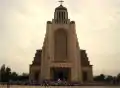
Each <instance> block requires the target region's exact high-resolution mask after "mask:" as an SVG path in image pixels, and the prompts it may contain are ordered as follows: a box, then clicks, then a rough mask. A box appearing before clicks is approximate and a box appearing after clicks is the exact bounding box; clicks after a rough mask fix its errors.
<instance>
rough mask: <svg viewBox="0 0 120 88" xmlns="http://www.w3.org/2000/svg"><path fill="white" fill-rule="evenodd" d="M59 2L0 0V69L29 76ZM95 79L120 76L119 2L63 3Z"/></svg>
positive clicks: (83, 0)
mask: <svg viewBox="0 0 120 88" xmlns="http://www.w3.org/2000/svg"><path fill="white" fill-rule="evenodd" d="M58 5H59V3H58V0H0V65H2V64H6V65H8V66H10V67H11V68H12V70H13V71H17V72H19V73H21V72H29V64H31V63H32V60H33V57H34V54H35V52H36V49H40V48H41V47H42V45H43V40H44V35H45V31H46V21H48V20H52V18H53V13H54V10H55V8H56V7H57V6H58ZM63 5H64V6H65V7H67V9H68V12H69V18H70V19H71V20H74V21H75V22H76V32H77V37H78V39H79V45H80V47H81V48H82V49H86V50H87V53H88V57H89V60H90V61H91V64H93V71H94V75H96V74H100V73H105V74H111V75H116V74H117V73H119V72H120V67H119V64H120V0H65V2H64V4H63Z"/></svg>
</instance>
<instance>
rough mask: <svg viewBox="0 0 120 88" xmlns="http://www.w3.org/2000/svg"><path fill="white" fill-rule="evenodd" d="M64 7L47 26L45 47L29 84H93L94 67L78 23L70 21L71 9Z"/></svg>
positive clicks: (37, 59) (38, 53)
mask: <svg viewBox="0 0 120 88" xmlns="http://www.w3.org/2000/svg"><path fill="white" fill-rule="evenodd" d="M59 2H60V3H61V4H60V5H59V6H58V7H56V8H55V12H54V18H53V19H52V21H47V23H46V34H45V38H44V42H43V47H42V49H40V50H37V51H36V54H35V57H34V60H33V62H32V64H31V65H30V70H29V71H30V75H29V81H30V82H31V83H40V82H43V81H44V80H54V81H57V80H58V79H60V80H63V81H64V80H66V81H68V82H80V83H84V82H92V81H93V72H92V65H91V64H90V61H89V59H88V57H87V53H86V50H82V49H80V47H79V42H78V38H77V34H76V25H75V21H71V20H70V19H69V18H68V11H67V8H66V7H64V6H63V5H62V3H63V1H62V0H61V1H59Z"/></svg>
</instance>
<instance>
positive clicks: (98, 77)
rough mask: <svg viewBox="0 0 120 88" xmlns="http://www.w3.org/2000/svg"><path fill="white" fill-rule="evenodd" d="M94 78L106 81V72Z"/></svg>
mask: <svg viewBox="0 0 120 88" xmlns="http://www.w3.org/2000/svg"><path fill="white" fill-rule="evenodd" d="M94 80H95V81H100V82H103V81H105V75H104V74H100V75H99V76H95V77H94Z"/></svg>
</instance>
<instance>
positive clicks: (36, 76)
mask: <svg viewBox="0 0 120 88" xmlns="http://www.w3.org/2000/svg"><path fill="white" fill-rule="evenodd" d="M34 79H35V82H36V83H38V81H39V72H35V74H34Z"/></svg>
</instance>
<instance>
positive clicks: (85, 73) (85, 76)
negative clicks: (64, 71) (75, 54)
mask: <svg viewBox="0 0 120 88" xmlns="http://www.w3.org/2000/svg"><path fill="white" fill-rule="evenodd" d="M87 78H88V76H87V72H86V71H83V81H84V82H86V81H87Z"/></svg>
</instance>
